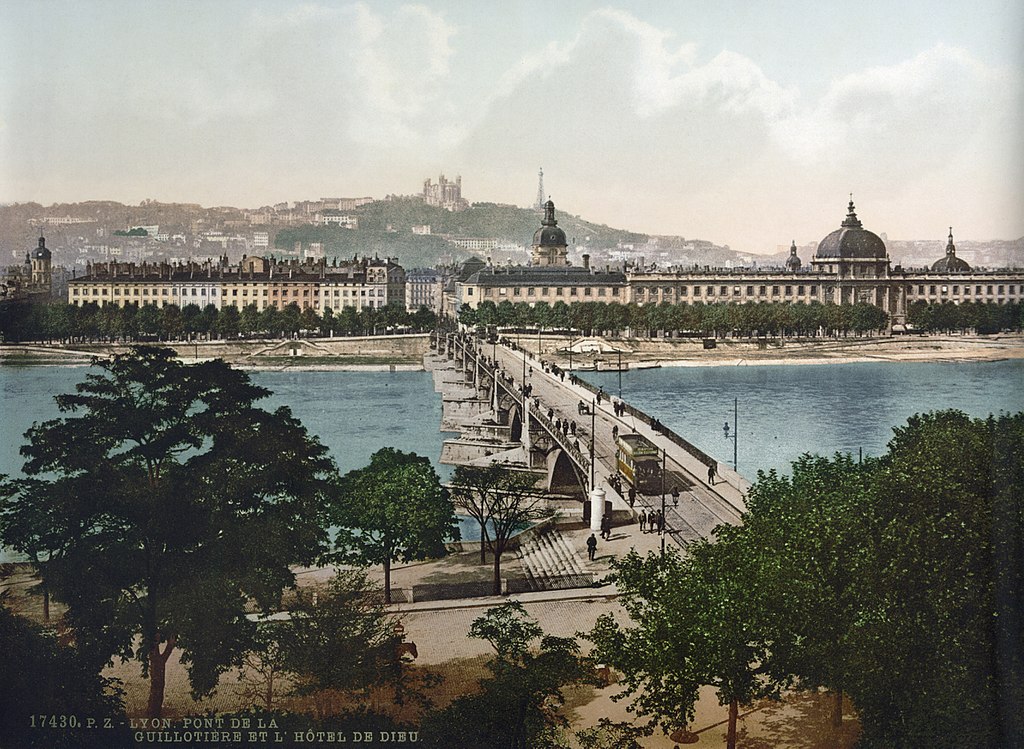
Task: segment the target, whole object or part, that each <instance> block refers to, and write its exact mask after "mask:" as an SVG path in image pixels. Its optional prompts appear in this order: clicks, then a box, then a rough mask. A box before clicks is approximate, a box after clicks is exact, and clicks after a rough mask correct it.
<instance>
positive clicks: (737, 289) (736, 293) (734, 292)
mask: <svg viewBox="0 0 1024 749" xmlns="http://www.w3.org/2000/svg"><path fill="white" fill-rule="evenodd" d="M732 295H733V296H739V295H740V287H739V286H733V287H732Z"/></svg>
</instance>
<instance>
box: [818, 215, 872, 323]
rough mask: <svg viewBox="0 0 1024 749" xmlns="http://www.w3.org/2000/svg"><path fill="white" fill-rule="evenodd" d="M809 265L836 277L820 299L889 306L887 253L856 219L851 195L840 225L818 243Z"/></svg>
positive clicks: (840, 302) (819, 271) (838, 302)
mask: <svg viewBox="0 0 1024 749" xmlns="http://www.w3.org/2000/svg"><path fill="white" fill-rule="evenodd" d="M811 267H812V268H813V269H814V271H816V272H818V273H822V274H828V275H832V276H833V277H834V279H835V282H834V283H833V284H830V285H826V287H825V294H824V299H823V301H830V302H834V303H835V304H856V303H857V302H866V303H868V304H874V305H876V306H879V307H883V308H884V309H887V310H888V309H889V308H890V303H889V302H890V285H889V283H888V278H889V275H890V274H889V252H888V250H886V248H885V242H884V241H882V238H881V237H880V236H878V235H877V234H875V233H874V232H873V231H869V230H868V229H865V228H864V224H863V223H861V220H860V219H859V218H857V210H856V208H855V207H854V205H853V196H852V195H851V196H850V204H849V205H848V206H847V208H846V218H845V219H843V222H842V223H841V224H840V225H839V228H838V229H836V230H835V231H833V232H831V233H829V234H828V235H826V236H825V238H824V239H822V240H821V241H820V242H818V248H817V249H816V250H815V252H814V257H813V258H812V259H811ZM880 282H881V283H880Z"/></svg>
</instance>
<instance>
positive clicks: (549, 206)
mask: <svg viewBox="0 0 1024 749" xmlns="http://www.w3.org/2000/svg"><path fill="white" fill-rule="evenodd" d="M540 224H541V225H540V228H539V229H537V231H536V232H534V234H533V265H535V266H540V267H547V266H555V267H565V266H566V265H568V264H569V258H568V247H569V245H568V243H567V242H566V241H565V232H564V231H562V230H561V229H559V228H558V222H557V221H556V220H555V204H554V203H553V202H552V201H551V200H550V199H548V202H547V203H545V204H544V220H543V221H541V222H540Z"/></svg>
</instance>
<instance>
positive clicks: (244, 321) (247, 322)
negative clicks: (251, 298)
mask: <svg viewBox="0 0 1024 749" xmlns="http://www.w3.org/2000/svg"><path fill="white" fill-rule="evenodd" d="M260 322H261V317H260V310H259V307H257V306H256V303H255V302H252V303H250V304H247V305H245V306H244V307H242V311H241V312H240V313H239V315H238V332H239V333H241V334H242V335H243V336H245V337H246V338H249V337H251V336H253V335H254V334H256V333H257V332H258V331H259V330H260V328H261V326H260Z"/></svg>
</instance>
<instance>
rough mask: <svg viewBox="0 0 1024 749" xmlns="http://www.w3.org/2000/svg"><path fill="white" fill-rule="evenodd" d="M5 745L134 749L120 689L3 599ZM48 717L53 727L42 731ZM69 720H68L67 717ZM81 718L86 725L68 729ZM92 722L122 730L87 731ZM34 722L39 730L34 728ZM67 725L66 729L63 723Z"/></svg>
mask: <svg viewBox="0 0 1024 749" xmlns="http://www.w3.org/2000/svg"><path fill="white" fill-rule="evenodd" d="M0 673H3V674H4V678H3V679H0V744H2V745H3V746H12V747H13V746H18V747H39V748H40V749H64V747H97V748H100V747H103V748H104V749H105V748H106V747H118V746H133V744H132V742H131V736H130V735H129V734H128V732H127V730H124V729H122V728H121V727H120V723H121V720H122V719H123V712H122V707H121V694H120V690H119V688H118V684H117V683H116V682H114V681H112V680H110V679H106V678H104V677H102V676H100V675H99V674H98V673H97V672H96V669H95V668H94V665H93V664H92V663H90V662H89V660H88V659H85V658H83V657H82V656H81V654H80V653H79V651H78V650H77V649H76V648H75V647H74V646H73V645H68V644H63V643H61V642H60V641H59V640H58V638H57V637H55V636H54V634H53V633H52V632H47V631H45V630H42V629H40V628H39V627H37V626H35V625H33V624H31V623H30V622H29V621H28V620H26V619H22V618H21V617H19V616H16V615H15V614H13V613H11V612H10V611H9V610H8V609H7V607H6V606H5V605H3V601H2V598H0ZM43 716H46V717H47V718H48V717H49V716H56V722H55V723H54V724H53V725H50V724H49V723H47V725H44V726H41V727H40V726H38V721H39V720H40V719H41V718H43ZM61 716H63V718H62V717H61ZM68 716H75V719H76V720H80V721H82V723H83V725H82V726H80V727H78V728H74V727H70V726H68V725H67V724H66V720H67V718H68ZM88 717H92V718H94V719H97V720H98V721H100V722H102V721H103V718H104V717H110V718H111V720H112V722H113V723H114V724H115V725H117V726H118V727H117V728H111V729H102V730H101V729H98V728H95V727H93V728H90V729H87V728H85V727H84V723H85V720H86V719H87V718H88ZM33 722H35V723H36V727H35V728H33ZM62 722H64V725H61V723H62Z"/></svg>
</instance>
